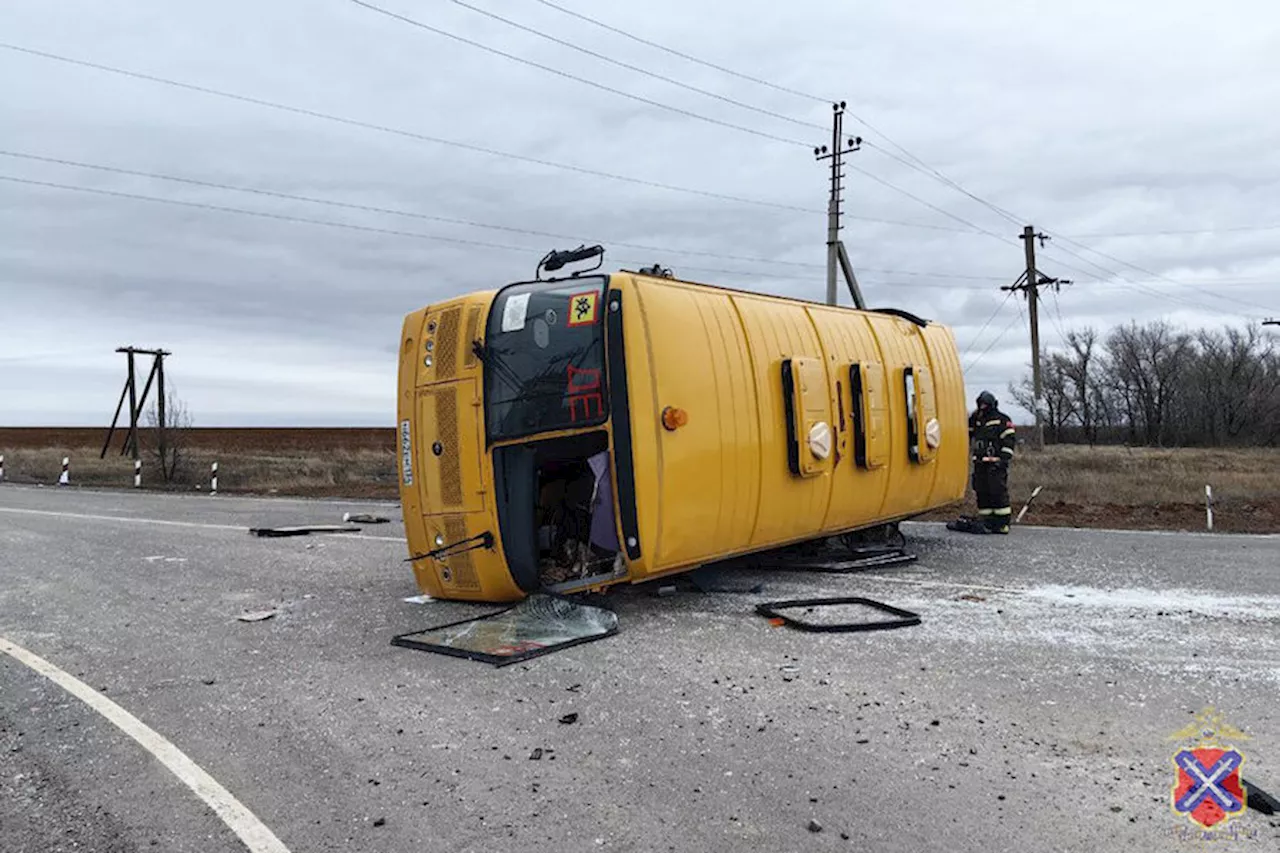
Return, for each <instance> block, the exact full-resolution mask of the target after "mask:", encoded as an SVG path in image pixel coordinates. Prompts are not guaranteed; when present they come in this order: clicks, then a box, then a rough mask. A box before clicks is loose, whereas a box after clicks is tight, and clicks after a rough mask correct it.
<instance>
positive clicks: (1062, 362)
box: [1009, 352, 1076, 442]
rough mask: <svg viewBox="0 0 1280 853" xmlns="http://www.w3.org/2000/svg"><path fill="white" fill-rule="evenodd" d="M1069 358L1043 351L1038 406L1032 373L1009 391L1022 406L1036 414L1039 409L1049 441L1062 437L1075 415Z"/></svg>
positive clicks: (1011, 385) (1057, 440) (1060, 439)
mask: <svg viewBox="0 0 1280 853" xmlns="http://www.w3.org/2000/svg"><path fill="white" fill-rule="evenodd" d="M1066 361H1067V359H1066V358H1065V357H1064V356H1063V355H1062V354H1061V353H1056V352H1055V353H1047V352H1046V353H1042V354H1041V356H1040V363H1041V374H1040V378H1041V385H1040V390H1041V392H1042V395H1041V398H1040V403H1039V406H1037V405H1036V400H1035V385H1034V383H1033V382H1032V379H1031V377H1030V376H1024V377H1023V378H1022V380H1021V381H1020V382H1019V383H1018V384H1017V385H1013V384H1010V385H1009V394H1010V395H1011V396H1012V397H1013V400H1014V402H1016V403H1017V404H1018V405H1019V406H1021V407H1022V408H1024V409H1026V410H1027V411H1029V412H1033V413H1034V412H1036V409H1037V408H1039V415H1040V420H1041V422H1042V423H1043V424H1044V426H1045V429H1046V430H1048V437H1049V440H1050V441H1053V442H1059V441H1062V440H1063V432H1064V429H1065V427H1066V426H1067V425H1069V424H1070V423H1071V420H1072V419H1073V418H1074V417H1076V403H1075V400H1074V399H1073V398H1072V396H1071V393H1070V384H1069V382H1068V379H1067V373H1066V369H1065V366H1066Z"/></svg>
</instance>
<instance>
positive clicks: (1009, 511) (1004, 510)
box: [988, 506, 1013, 515]
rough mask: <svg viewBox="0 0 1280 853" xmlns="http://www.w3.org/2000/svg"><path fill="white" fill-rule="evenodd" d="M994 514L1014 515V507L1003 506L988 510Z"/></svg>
mask: <svg viewBox="0 0 1280 853" xmlns="http://www.w3.org/2000/svg"><path fill="white" fill-rule="evenodd" d="M988 512H990V513H991V514H992V515H1013V508H1012V507H1007V506H1006V507H1001V508H1000V509H992V510H988Z"/></svg>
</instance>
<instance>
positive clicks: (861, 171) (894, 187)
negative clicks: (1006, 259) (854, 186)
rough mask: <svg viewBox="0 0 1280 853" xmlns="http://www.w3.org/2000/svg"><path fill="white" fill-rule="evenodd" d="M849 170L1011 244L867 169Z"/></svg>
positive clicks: (851, 167)
mask: <svg viewBox="0 0 1280 853" xmlns="http://www.w3.org/2000/svg"><path fill="white" fill-rule="evenodd" d="M848 168H849V169H851V170H852V171H854V172H857V173H858V174H860V175H863V176H864V177H867V178H870V179H871V180H873V181H875V182H876V183H877V184H881V185H882V186H885V187H888V188H889V189H891V190H893V191H894V192H896V193H898V194H899V195H903V196H906V197H907V198H909V199H911V200H912V201H914V202H916V203H917V204H921V205H924V206H925V207H927V208H929V209H930V210H934V211H937V212H938V213H941V214H942V215H943V216H946V217H949V218H951V219H954V220H955V221H956V222H959V223H961V224H963V225H967V226H969V228H970V229H971V230H973V231H977V232H978V233H980V234H986V235H987V236H988V237H994V238H995V239H997V240H1000V241H1001V242H1005V243H1007V242H1009V241H1008V240H1006V239H1005V238H1004V237H1001V236H1000V235H999V234H997V233H995V232H994V231H988V230H987V229H985V228H983V227H982V226H980V225H974V224H973V223H972V222H970V221H969V220H967V219H965V218H963V217H960V216H957V215H955V214H954V213H950V212H948V211H946V210H943V209H942V208H941V207H938V206H937V205H936V204H931V203H929V202H927V201H925V200H924V199H922V198H920V197H919V196H918V195H914V194H913V193H911V192H909V191H907V190H904V189H903V188H902V187H900V186H898V185H897V184H893V183H890V182H889V181H886V180H885V179H884V178H882V177H880V176H879V175H876V174H874V173H872V172H868V171H867V170H866V169H863V168H861V167H859V166H852V165H850V166H848Z"/></svg>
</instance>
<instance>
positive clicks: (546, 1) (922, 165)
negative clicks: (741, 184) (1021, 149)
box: [534, 0, 1022, 225]
mask: <svg viewBox="0 0 1280 853" xmlns="http://www.w3.org/2000/svg"><path fill="white" fill-rule="evenodd" d="M534 2H537V3H541V4H542V5H543V6H546V7H548V8H551V9H555V10H556V11H558V12H561V13H563V14H565V15H569V16H570V17H573V18H577V19H578V20H580V21H585V22H587V23H589V24H592V25H594V26H597V27H600V28H601V29H604V30H608V31H609V32H611V33H615V34H617V35H620V36H622V37H624V38H627V39H630V40H632V41H634V42H637V43H639V44H643V45H646V46H648V47H652V48H656V49H657V50H661V51H663V52H665V53H669V54H671V55H672V56H678V57H680V58H681V59H684V60H687V61H689V62H693V63H696V64H698V65H702V66H704V67H706V68H711V69H714V70H716V71H719V72H721V73H723V74H728V75H730V76H733V77H737V78H739V79H742V80H747V81H750V82H752V83H756V84H758V85H761V86H767V87H769V88H770V89H775V90H777V91H779V92H785V93H787V94H790V95H794V96H796V97H798V98H803V99H805V100H809V101H819V102H829V101H830V99H827V98H823V97H821V96H819V95H815V94H813V93H810V92H803V91H800V90H798V89H792V88H789V87H787V86H781V85H779V84H777V83H773V82H770V81H769V80H765V79H763V78H760V77H755V76H752V75H750V74H744V73H742V72H741V71H736V70H734V69H732V68H727V67H725V66H723V65H718V64H716V63H714V62H708V61H707V60H705V59H700V58H699V57H696V56H693V55H692V54H689V53H685V52H683V51H679V50H676V49H674V48H671V47H667V46H666V45H663V44H659V43H658V42H655V41H652V40H650V39H646V38H642V37H640V36H637V35H635V34H634V33H632V32H629V31H627V30H624V29H622V28H620V27H615V26H612V25H610V24H607V23H605V22H604V21H601V20H599V19H598V18H593V17H591V16H589V15H584V14H582V13H580V12H575V11H573V10H571V9H566V8H564V7H563V6H560V5H558V4H556V3H553V2H550V0H534ZM848 112H849V115H850V116H852V117H853V118H854V119H855V120H856V121H858V122H859V123H861V124H862V125H863V126H865V127H866V128H867V129H868V130H870V131H871V132H872V133H874V134H876V135H877V136H879V137H881V138H882V139H883V140H884V141H885V142H887V143H889V144H890V145H892V146H893V147H894V148H896V149H898V150H899V151H901V152H902V154H904V155H906V157H908V158H910V161H914V163H916V164H918V165H913V164H912V162H910V161H908V160H904V159H903V158H902V157H899V156H898V155H896V154H893V153H892V152H890V151H888V150H886V149H884V148H882V147H879V146H875V145H873V146H872V147H876V148H877V150H879V151H880V152H881V153H883V154H885V155H886V156H889V157H892V158H893V159H895V160H897V161H898V162H900V163H902V164H904V165H906V166H908V167H910V168H913V169H917V170H918V171H922V172H924V174H927V175H929V176H930V177H933V178H935V179H937V180H940V181H942V182H943V183H945V184H947V185H948V186H951V187H952V188H954V189H956V190H958V191H960V192H962V193H964V194H965V195H967V196H969V197H970V198H972V199H974V200H975V201H978V202H979V203H981V204H983V205H985V206H987V207H989V208H991V209H992V210H994V211H996V212H997V213H999V214H1000V215H1001V216H1003V217H1005V218H1006V219H1009V220H1010V221H1012V222H1013V223H1014V224H1015V225H1016V224H1021V222H1022V220H1021V219H1020V218H1017V217H1015V216H1014V215H1013V214H1011V213H1009V212H1008V211H1006V210H1004V209H1003V208H1000V207H998V206H996V205H994V204H992V203H991V202H988V201H987V200H986V199H983V198H981V197H980V196H978V195H976V194H974V193H971V192H969V191H968V190H966V189H965V188H964V187H962V186H961V185H960V184H958V183H956V182H955V181H953V180H952V179H951V178H949V177H947V176H946V175H944V174H943V173H942V172H940V171H938V170H937V169H935V168H934V167H932V166H930V165H929V164H928V163H926V162H925V161H924V160H922V159H921V158H920V157H917V156H916V155H915V154H914V153H912V152H911V151H909V150H908V149H907V148H906V147H905V146H903V145H901V144H899V143H898V142H897V141H895V140H894V139H892V138H891V137H890V136H889V135H888V134H887V133H885V132H884V131H882V130H880V129H879V128H878V127H876V126H875V125H874V124H872V123H871V122H870V121H868V120H867V119H866V118H865V117H863V116H861V115H858V114H857V113H855V112H853V111H852V110H850V111H848ZM867 144H871V143H867ZM948 215H949V214H948Z"/></svg>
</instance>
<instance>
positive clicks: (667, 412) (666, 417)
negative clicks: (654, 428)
mask: <svg viewBox="0 0 1280 853" xmlns="http://www.w3.org/2000/svg"><path fill="white" fill-rule="evenodd" d="M688 422H689V413H688V412H686V411H685V410H684V409H677V408H674V407H672V406H667V407H666V408H665V409H663V410H662V425H663V426H664V427H666V428H667V429H669V430H677V429H679V428H680V427H682V426H684V425H685V424H687V423H688Z"/></svg>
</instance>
